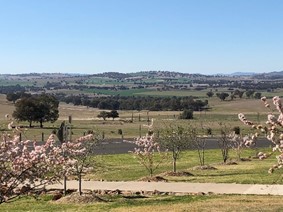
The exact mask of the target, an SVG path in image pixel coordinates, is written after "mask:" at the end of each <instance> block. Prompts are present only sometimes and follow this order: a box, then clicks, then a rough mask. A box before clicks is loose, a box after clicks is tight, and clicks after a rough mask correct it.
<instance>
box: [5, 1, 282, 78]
mask: <svg viewBox="0 0 283 212" xmlns="http://www.w3.org/2000/svg"><path fill="white" fill-rule="evenodd" d="M149 70H164V71H165V70H166V71H178V72H184V73H203V74H212V73H233V72H238V71H241V72H258V73H260V72H270V71H282V70H283V1H282V0H0V73H1V74H4V73H10V74H16V73H30V72H65V73H67V72H68V73H101V72H108V71H118V72H124V73H126V72H137V71H149Z"/></svg>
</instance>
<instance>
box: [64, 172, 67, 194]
mask: <svg viewBox="0 0 283 212" xmlns="http://www.w3.org/2000/svg"><path fill="white" fill-rule="evenodd" d="M66 195H67V177H66V175H64V196H66Z"/></svg>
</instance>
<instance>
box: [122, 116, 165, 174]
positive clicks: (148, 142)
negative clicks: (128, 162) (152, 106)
mask: <svg viewBox="0 0 283 212" xmlns="http://www.w3.org/2000/svg"><path fill="white" fill-rule="evenodd" d="M144 127H147V128H148V132H147V133H146V135H145V136H142V137H139V138H136V139H135V140H134V141H124V142H129V143H133V144H136V145H137V147H136V148H135V149H134V151H131V152H130V153H132V154H133V155H134V158H136V159H137V160H138V162H139V163H140V164H141V165H142V166H144V167H145V169H146V170H147V172H148V174H149V176H150V177H152V176H153V174H154V172H155V171H156V170H157V169H158V168H159V166H160V165H161V164H162V162H164V160H166V159H167V154H166V153H163V154H162V153H161V152H160V145H159V143H158V142H157V139H156V137H155V134H154V132H153V120H152V121H151V124H150V125H144Z"/></svg>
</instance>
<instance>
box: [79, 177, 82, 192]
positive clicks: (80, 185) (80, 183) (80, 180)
mask: <svg viewBox="0 0 283 212" xmlns="http://www.w3.org/2000/svg"><path fill="white" fill-rule="evenodd" d="M79 195H82V175H81V173H79Z"/></svg>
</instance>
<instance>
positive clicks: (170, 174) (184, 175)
mask: <svg viewBox="0 0 283 212" xmlns="http://www.w3.org/2000/svg"><path fill="white" fill-rule="evenodd" d="M164 176H176V177H187V176H194V175H193V174H192V173H190V172H185V171H180V172H165V173H164Z"/></svg>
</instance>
